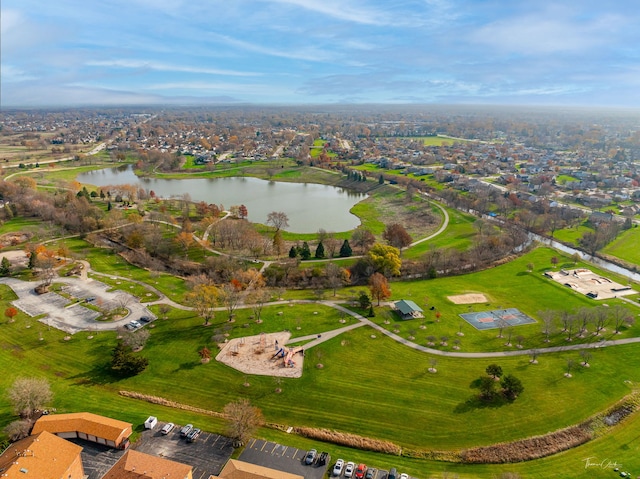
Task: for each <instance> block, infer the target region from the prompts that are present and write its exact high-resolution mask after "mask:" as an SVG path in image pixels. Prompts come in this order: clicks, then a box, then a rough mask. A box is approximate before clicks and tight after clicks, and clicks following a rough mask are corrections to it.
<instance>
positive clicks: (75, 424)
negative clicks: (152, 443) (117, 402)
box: [33, 412, 133, 443]
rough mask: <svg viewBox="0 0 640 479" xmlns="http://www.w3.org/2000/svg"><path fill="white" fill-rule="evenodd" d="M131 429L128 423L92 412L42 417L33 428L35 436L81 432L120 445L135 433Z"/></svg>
mask: <svg viewBox="0 0 640 479" xmlns="http://www.w3.org/2000/svg"><path fill="white" fill-rule="evenodd" d="M131 427H132V425H131V424H130V423H128V422H124V421H118V420H117V419H111V418H109V417H104V416H98V415H97V414H92V413H90V412H77V413H70V414H52V415H49V416H42V417H41V418H40V419H38V420H37V421H36V424H35V426H33V434H37V433H39V432H42V431H49V432H50V433H53V434H57V433H61V432H70V431H79V432H84V433H86V434H91V435H92V436H96V437H101V438H104V439H107V440H110V441H114V442H116V443H118V442H119V440H121V439H122V438H126V437H129V436H130V435H131V433H132V432H133V430H132V428H131Z"/></svg>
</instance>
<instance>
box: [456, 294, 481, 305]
mask: <svg viewBox="0 0 640 479" xmlns="http://www.w3.org/2000/svg"><path fill="white" fill-rule="evenodd" d="M447 299H448V300H449V301H451V302H452V303H454V304H474V303H487V302H488V301H489V300H488V299H487V297H486V296H485V295H484V294H482V293H468V294H459V295H457V296H447Z"/></svg>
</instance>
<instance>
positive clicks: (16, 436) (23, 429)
mask: <svg viewBox="0 0 640 479" xmlns="http://www.w3.org/2000/svg"><path fill="white" fill-rule="evenodd" d="M32 426H33V422H32V421H30V420H29V419H19V420H18V421H13V422H10V423H9V424H8V425H7V427H5V428H4V432H5V434H6V435H7V436H8V437H9V440H10V441H12V442H15V441H19V440H20V439H24V438H25V437H27V436H28V435H29V433H30V432H31V427H32Z"/></svg>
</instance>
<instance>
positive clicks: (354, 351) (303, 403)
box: [0, 305, 640, 450]
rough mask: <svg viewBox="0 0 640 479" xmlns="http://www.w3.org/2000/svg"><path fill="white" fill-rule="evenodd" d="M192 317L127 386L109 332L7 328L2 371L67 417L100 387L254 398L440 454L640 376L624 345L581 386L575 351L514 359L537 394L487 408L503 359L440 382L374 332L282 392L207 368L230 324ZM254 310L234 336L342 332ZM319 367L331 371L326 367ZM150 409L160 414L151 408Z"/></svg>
mask: <svg viewBox="0 0 640 479" xmlns="http://www.w3.org/2000/svg"><path fill="white" fill-rule="evenodd" d="M278 311H282V312H283V314H282V315H278V314H277V313H278ZM312 311H318V313H319V314H318V315H313V314H312ZM192 314H193V313H191V312H183V311H177V310H174V311H172V312H171V313H170V319H169V320H157V321H156V322H155V325H156V327H155V328H154V329H151V330H150V331H151V338H150V340H149V342H148V343H147V346H146V347H145V348H144V350H143V351H142V352H141V353H140V354H141V355H143V356H145V357H148V358H149V360H150V366H149V368H148V370H147V371H145V372H144V373H142V374H140V375H139V376H136V377H133V378H128V379H117V378H114V377H112V376H111V374H110V373H109V372H108V369H107V367H106V365H107V363H108V358H109V351H110V350H111V348H112V347H113V346H114V344H115V335H114V334H113V333H100V334H98V336H97V337H94V338H93V339H91V340H88V339H87V335H86V333H78V334H76V335H74V336H73V337H72V339H71V340H70V341H62V340H61V333H58V332H57V331H53V330H52V331H47V330H46V328H45V327H44V326H43V325H40V324H38V327H36V326H34V327H33V328H31V329H30V330H24V329H23V328H22V327H20V326H21V325H20V323H18V322H16V323H14V324H12V325H6V326H7V327H6V328H4V329H5V331H6V333H7V334H6V335H5V337H4V340H3V341H4V345H3V347H2V348H1V349H0V364H1V365H3V366H4V365H8V364H10V363H11V361H15V359H16V358H19V359H20V360H21V363H25V364H26V365H27V366H26V367H25V370H23V371H21V374H36V375H38V376H45V377H47V378H48V379H49V380H50V381H52V383H53V384H54V390H55V391H56V393H57V395H56V404H57V402H58V397H60V399H61V400H62V406H63V409H64V410H84V409H85V408H86V405H85V404H84V400H83V399H82V398H84V397H86V395H85V394H82V395H81V394H79V392H78V391H77V390H76V391H74V388H76V387H79V386H81V387H87V386H90V385H91V386H92V387H93V388H95V389H96V391H95V394H96V395H100V394H99V393H101V394H104V395H107V396H113V395H116V394H117V391H119V390H122V389H125V390H133V391H137V392H143V393H146V394H154V395H159V396H162V397H166V398H168V399H172V400H175V401H178V402H182V403H186V404H190V405H194V406H199V407H204V408H207V409H212V410H217V411H219V410H221V409H222V407H223V406H224V404H226V403H227V402H229V401H231V400H234V399H236V398H238V397H247V398H249V399H250V400H251V401H252V403H254V404H256V405H258V406H259V407H261V408H262V410H263V412H264V414H265V416H266V418H267V420H268V421H270V422H277V423H280V424H284V425H310V426H315V427H328V428H331V429H337V430H342V431H349V432H354V433H357V434H362V435H365V436H369V437H377V438H384V439H389V440H392V441H394V442H396V443H399V444H401V445H403V446H405V447H411V448H416V449H420V448H433V449H438V450H443V449H445V450H446V449H452V448H458V447H465V446H470V445H476V444H490V443H493V442H497V441H503V440H511V439H516V438H520V437H524V436H527V435H530V434H541V433H544V432H546V431H549V430H554V429H557V428H560V427H564V426H566V425H569V424H573V423H575V422H579V421H580V420H581V419H583V418H584V417H586V416H588V415H591V414H593V413H595V412H597V411H599V410H601V409H604V408H605V407H606V406H607V405H608V404H610V403H611V402H613V401H615V400H617V399H619V398H620V397H621V396H622V395H624V394H626V393H627V392H628V390H629V388H628V387H627V386H626V385H625V384H624V383H623V379H631V380H638V379H639V378H638V377H637V376H638V372H637V371H639V369H638V367H637V366H638V365H640V348H638V347H637V346H636V347H631V346H629V347H626V348H625V351H624V353H625V363H626V365H627V368H628V370H624V371H623V370H622V368H620V367H619V356H618V354H617V353H616V352H615V351H614V349H615V348H610V349H603V350H599V351H597V352H596V353H594V357H593V359H592V367H591V368H589V369H588V370H587V369H584V368H583V369H580V370H576V371H575V374H574V378H573V379H572V380H571V381H564V380H563V376H562V374H563V371H564V365H565V362H566V356H567V355H563V354H559V355H549V356H544V357H542V358H541V359H540V364H538V365H535V366H534V365H529V363H528V357H527V356H523V357H519V358H504V359H500V360H499V361H498V362H499V363H500V364H501V365H502V367H503V369H504V370H505V372H507V373H514V374H516V375H517V376H518V377H519V378H520V379H521V380H522V381H523V383H524V384H525V388H526V392H525V393H524V394H523V395H522V397H520V398H519V399H518V400H517V401H516V402H514V403H512V404H503V405H501V406H499V407H498V406H494V407H489V408H487V407H486V405H484V404H482V403H478V402H477V400H476V399H475V395H476V391H475V390H474V389H473V388H471V387H470V385H471V384H472V383H473V381H474V380H475V379H476V378H477V377H479V376H480V375H481V374H483V371H484V368H485V367H486V364H489V363H490V362H495V360H488V361H482V360H471V359H453V358H438V364H437V368H438V371H439V372H438V374H429V373H427V372H426V369H427V368H428V367H429V365H430V363H429V361H428V359H429V357H430V356H429V355H427V354H424V353H420V352H418V351H413V350H410V349H409V348H407V347H405V346H403V345H402V344H400V343H397V342H395V341H393V340H390V339H388V338H386V337H376V338H375V339H373V338H371V334H372V330H371V329H369V328H367V327H362V328H359V329H356V330H353V331H351V332H349V333H346V334H344V335H342V336H340V337H338V338H334V339H332V340H330V341H327V342H326V343H323V344H322V345H320V346H318V347H316V348H314V349H312V350H309V351H308V352H307V355H306V358H307V361H306V362H305V372H304V375H303V377H302V378H300V379H283V380H282V381H281V383H280V384H279V386H278V387H281V388H282V390H283V391H282V393H280V394H277V393H275V392H274V389H275V387H276V382H275V381H274V379H273V378H271V377H260V376H251V377H250V379H247V376H246V375H245V374H243V373H240V372H238V371H235V370H232V369H231V368H228V367H226V366H224V365H222V364H220V363H217V362H211V363H209V364H207V365H203V364H201V363H200V360H199V357H198V354H197V351H198V350H199V349H201V348H202V347H203V346H207V347H209V348H212V349H215V346H214V345H213V344H212V341H211V335H212V334H215V333H216V331H217V330H220V329H221V328H224V327H225V326H226V324H228V323H227V321H226V315H225V313H219V315H218V317H217V318H216V320H215V321H216V324H215V325H214V326H212V327H211V328H205V327H202V326H201V320H200V319H199V318H196V317H194V316H193V315H192ZM249 314H251V311H250V310H239V311H237V317H236V322H235V323H234V328H233V330H231V332H230V337H236V336H243V335H255V334H259V333H260V332H271V331H279V330H282V329H283V328H286V329H290V330H292V332H293V333H294V335H295V336H298V335H300V336H302V335H307V334H317V333H321V332H323V331H326V330H329V329H334V328H336V327H339V326H341V324H340V323H339V321H338V319H339V314H338V312H337V311H334V310H329V311H327V308H323V307H321V306H318V305H295V306H289V305H280V306H272V307H268V308H265V311H264V313H263V319H264V322H263V323H262V324H261V325H257V324H255V322H253V323H250V322H248V320H249ZM245 321H247V322H245ZM245 326H246V327H245ZM3 327H4V326H3ZM298 327H300V330H297V328H298ZM37 329H40V330H42V331H43V334H44V340H43V341H38V339H37V333H36V330H37ZM25 331H26V332H25ZM616 351H618V350H617V349H616ZM573 354H574V355H575V353H573ZM319 362H322V364H323V365H324V368H323V369H317V368H316V367H315V364H317V363H319ZM372 365H375V367H372ZM399 367H400V368H401V370H402V374H398V368H399ZM16 374H17V373H12V374H9V375H6V376H5V377H3V378H0V384H2V386H3V387H7V386H8V385H9V384H10V383H11V381H12V380H13V379H14V378H15V376H16ZM169 378H170V379H169ZM245 382H249V383H250V387H246V386H244V385H243V384H244V383H245ZM72 391H74V392H75V394H72ZM212 392H215V393H214V394H212ZM62 398H64V399H62ZM74 398H75V399H74ZM76 401H77V403H76ZM341 404H344V405H345V407H339V406H340V405H341ZM347 404H348V407H346V405H347ZM56 407H57V406H56ZM140 408H141V410H144V411H148V409H146V405H145V404H142V403H141V404H140ZM390 411H393V414H389V412H390ZM143 415H144V414H142V415H141V416H143ZM146 415H148V413H146ZM418 424H419V425H420V427H416V425H418Z"/></svg>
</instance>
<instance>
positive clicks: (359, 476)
mask: <svg viewBox="0 0 640 479" xmlns="http://www.w3.org/2000/svg"><path fill="white" fill-rule="evenodd" d="M366 472H367V465H366V464H358V467H357V468H356V473H355V477H356V479H364V475H365V474H366Z"/></svg>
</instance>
